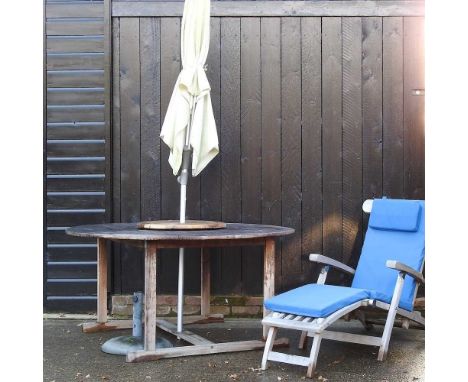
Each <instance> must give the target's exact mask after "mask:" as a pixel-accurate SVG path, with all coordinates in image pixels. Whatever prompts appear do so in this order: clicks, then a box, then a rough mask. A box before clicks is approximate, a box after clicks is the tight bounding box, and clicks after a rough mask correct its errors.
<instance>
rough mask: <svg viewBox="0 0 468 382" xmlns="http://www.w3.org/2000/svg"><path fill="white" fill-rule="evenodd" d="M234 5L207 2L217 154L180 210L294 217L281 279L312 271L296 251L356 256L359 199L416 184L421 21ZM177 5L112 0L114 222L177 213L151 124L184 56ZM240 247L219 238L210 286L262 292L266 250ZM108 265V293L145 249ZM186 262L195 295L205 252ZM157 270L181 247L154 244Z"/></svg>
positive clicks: (137, 264) (298, 279)
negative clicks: (111, 280) (111, 279)
mask: <svg viewBox="0 0 468 382" xmlns="http://www.w3.org/2000/svg"><path fill="white" fill-rule="evenodd" d="M234 3H235V2H230V4H232V5H233V7H227V6H226V7H224V8H223V7H221V6H220V5H219V3H218V4H217V5H216V6H218V8H212V9H213V12H212V13H213V17H212V19H211V45H210V53H209V57H208V63H207V64H208V78H209V80H210V83H211V86H212V99H213V107H214V112H215V118H216V121H217V126H218V130H219V137H220V146H221V153H220V155H219V156H218V157H217V158H216V159H215V160H214V161H213V162H212V163H211V164H210V165H209V166H208V168H207V169H206V170H205V171H204V172H203V173H202V175H201V176H200V177H198V178H195V179H193V180H192V181H191V182H190V184H189V191H188V200H189V206H188V215H189V217H190V218H196V219H198V218H203V219H222V220H224V221H242V222H246V223H268V224H279V225H285V226H288V227H293V228H294V229H295V230H296V234H295V235H294V237H292V238H289V239H287V240H284V241H283V242H282V245H280V251H279V253H278V257H277V270H278V271H277V277H278V278H277V282H278V285H279V288H280V289H285V288H291V287H293V286H296V285H298V284H300V283H304V282H307V281H308V280H311V276H312V274H313V271H314V268H313V267H312V266H311V265H310V264H309V263H308V261H307V260H304V258H302V257H301V255H302V254H307V253H310V252H319V253H323V254H325V255H327V256H330V257H333V258H336V259H339V260H342V261H345V262H348V263H349V262H350V263H355V262H356V261H357V257H358V254H359V248H360V246H361V243H362V236H363V227H365V219H364V217H363V215H362V213H361V204H362V202H363V200H365V199H366V198H372V197H381V196H383V195H385V196H388V197H393V198H424V121H423V115H424V97H423V96H420V95H417V94H419V93H421V92H418V90H423V89H424V60H423V54H424V52H423V46H424V39H423V22H424V20H423V17H419V16H416V17H414V16H390V15H389V16H385V17H381V16H379V11H377V12H369V11H365V10H363V15H364V16H362V17H354V16H355V15H354V14H353V12H356V9H351V8H349V7H353V2H352V1H351V2H349V4H350V5H349V7H348V11H346V9H344V10H342V11H343V14H345V15H346V14H352V15H353V17H351V16H349V17H341V16H339V12H341V10H338V8H335V11H334V12H335V13H338V16H330V17H328V16H327V17H320V13H321V12H322V13H323V12H324V10H323V9H319V8H313V6H312V7H309V8H307V7H306V8H297V9H298V12H297V13H301V12H302V14H308V13H309V14H318V15H317V16H301V17H297V16H292V13H291V8H285V10H282V9H279V10H278V9H276V8H275V9H273V8H274V6H273V5H271V7H269V8H268V7H266V6H265V3H264V2H263V3H262V2H260V3H262V4H260V5H259V6H256V4H252V3H251V4H250V6H249V5H248V4H247V5H246V4H244V6H243V8H242V6H238V7H237V8H236V7H235V4H234ZM285 3H288V2H281V3H280V4H282V5H284V4H285ZM332 3H333V2H330V3H329V4H330V6H331V7H332V6H333V4H332ZM384 3H385V2H384ZM412 4H413V3H412ZM286 5H287V6H289V7H290V6H291V3H290V4H286ZM301 6H302V5H301ZM280 8H281V7H280ZM330 9H331V8H329V9H328V12H329V13H330V12H331V14H333V9H332V11H330ZM350 9H351V10H350ZM420 10H421V7H420V8H419V12H420ZM180 11H181V5H180V4H174V3H165V4H164V7H163V6H161V4H158V3H155V2H152V3H151V4H150V5H148V3H145V2H140V3H138V2H114V3H113V16H114V17H113V24H112V32H113V67H114V72H113V81H114V82H113V106H114V109H113V117H114V119H113V136H114V157H113V158H114V172H113V176H114V200H113V203H114V217H115V219H116V221H138V220H141V219H153V218H154V219H159V218H162V219H169V218H172V219H175V218H177V217H178V213H179V212H178V189H179V187H178V184H177V182H176V179H175V177H174V176H173V175H172V172H171V169H170V167H169V165H168V163H167V157H168V149H167V147H165V145H163V144H161V143H160V141H159V140H158V135H159V131H160V126H161V123H162V121H163V119H164V113H165V111H166V108H167V104H168V102H169V98H170V95H171V93H172V89H173V86H174V83H175V80H176V78H177V75H178V73H179V71H180V69H181V60H180V48H179V39H180V21H181V20H180V17H177V16H180V14H181V12H180ZM358 11H359V9H358ZM171 12H172V13H171ZM288 12H290V13H288ZM307 12H308V13H307ZM381 12H382V11H381ZM409 12H410V13H411V11H409ZM159 13H164V16H165V17H158V14H159ZM297 13H296V14H297ZM369 13H370V14H372V16H366V15H367V14H369ZM403 13H404V12H403ZM260 14H261V15H262V17H259V15H260ZM271 14H273V15H274V16H270V15H271ZM278 14H280V15H281V14H283V15H284V16H283V17H278ZM358 14H359V12H358ZM374 14H377V16H374ZM233 15H235V16H233ZM239 15H241V16H240V17H239ZM242 15H244V16H245V17H244V16H242ZM235 251H236V250H233V249H229V250H223V251H218V256H216V259H217V262H216V266H215V267H214V270H213V272H214V274H213V277H214V280H215V281H214V282H213V288H214V292H215V293H245V294H261V277H259V274H260V273H261V272H262V270H261V269H262V268H261V263H262V258H261V256H262V255H261V252H260V251H255V250H252V249H243V250H242V253H241V254H239V253H234V252H235ZM117 267H120V268H115V271H114V275H115V276H117V275H120V277H121V278H120V280H118V285H120V289H116V291H118V292H120V291H121V292H124V293H127V292H131V291H133V290H135V289H138V288H142V285H143V284H142V263H141V255H140V256H138V255H135V253H134V252H130V251H129V250H122V251H121V252H120V260H119V262H118V264H117ZM187 269H188V274H187V290H188V292H189V293H196V292H198V290H199V257H198V254H197V255H194V256H188V259H187ZM159 271H160V275H161V276H160V280H161V285H160V288H161V290H162V291H163V292H175V290H176V273H177V256H176V253H175V252H173V253H164V254H163V256H161V258H160V264H159ZM116 285H117V284H116Z"/></svg>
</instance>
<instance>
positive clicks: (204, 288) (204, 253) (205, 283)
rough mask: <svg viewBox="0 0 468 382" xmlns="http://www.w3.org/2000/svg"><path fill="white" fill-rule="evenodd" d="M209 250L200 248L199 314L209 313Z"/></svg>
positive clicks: (206, 314)
mask: <svg viewBox="0 0 468 382" xmlns="http://www.w3.org/2000/svg"><path fill="white" fill-rule="evenodd" d="M210 260H211V259H210V252H209V249H208V248H202V250H201V298H200V299H201V304H200V310H201V316H202V317H203V316H208V315H209V314H210V298H211V272H210Z"/></svg>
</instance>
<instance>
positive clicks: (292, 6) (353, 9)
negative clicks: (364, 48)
mask: <svg viewBox="0 0 468 382" xmlns="http://www.w3.org/2000/svg"><path fill="white" fill-rule="evenodd" d="M182 11H183V4H181V3H180V2H173V1H165V2H147V1H114V3H113V9H112V12H113V15H114V16H165V17H167V16H182ZM211 15H212V16H223V17H227V16H249V17H261V16H291V15H294V16H422V15H424V2H423V1H362V0H361V1H359V0H358V1H356V0H353V1H323V0H322V1H321V0H319V1H285V2H282V3H279V4H275V5H272V4H271V2H270V1H215V2H213V3H212V5H211Z"/></svg>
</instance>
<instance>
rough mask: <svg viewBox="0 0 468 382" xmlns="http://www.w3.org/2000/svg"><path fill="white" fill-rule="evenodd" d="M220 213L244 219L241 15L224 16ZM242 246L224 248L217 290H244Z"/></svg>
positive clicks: (228, 218)
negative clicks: (242, 188)
mask: <svg viewBox="0 0 468 382" xmlns="http://www.w3.org/2000/svg"><path fill="white" fill-rule="evenodd" d="M221 83H222V87H221V110H222V112H221V123H220V130H221V134H220V137H221V139H220V157H221V201H222V205H221V215H222V220H223V221H226V222H239V221H241V218H242V215H241V197H242V194H241V191H242V190H241V162H240V157H241V153H240V99H241V98H240V18H231V17H226V18H222V19H221ZM241 272H242V269H241V256H240V249H239V248H226V249H223V251H222V255H221V278H222V280H223V282H222V285H219V286H217V285H213V287H214V289H213V292H214V293H235V294H240V293H241Z"/></svg>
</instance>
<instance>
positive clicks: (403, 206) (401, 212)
mask: <svg viewBox="0 0 468 382" xmlns="http://www.w3.org/2000/svg"><path fill="white" fill-rule="evenodd" d="M420 217H421V205H420V203H419V202H417V201H415V200H392V199H374V202H373V203H372V212H371V215H370V218H369V226H370V227H372V228H374V229H379V230H387V231H406V232H416V231H417V230H418V227H419V221H420Z"/></svg>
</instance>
